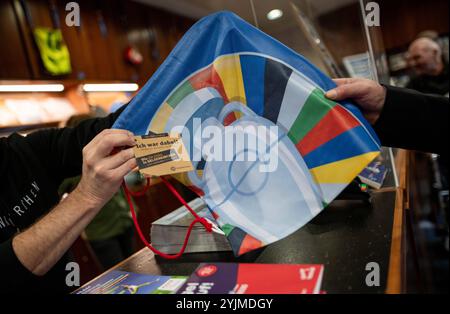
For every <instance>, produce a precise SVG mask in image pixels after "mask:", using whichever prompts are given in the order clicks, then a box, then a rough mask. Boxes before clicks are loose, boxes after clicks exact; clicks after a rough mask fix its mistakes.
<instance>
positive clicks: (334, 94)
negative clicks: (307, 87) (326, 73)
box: [325, 89, 337, 99]
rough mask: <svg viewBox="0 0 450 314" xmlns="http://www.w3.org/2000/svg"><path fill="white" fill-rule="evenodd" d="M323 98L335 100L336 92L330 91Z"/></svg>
mask: <svg viewBox="0 0 450 314" xmlns="http://www.w3.org/2000/svg"><path fill="white" fill-rule="evenodd" d="M325 96H326V97H327V98H330V99H335V98H336V97H337V93H336V90H334V89H332V90H330V91H328V92H327V93H326V94H325Z"/></svg>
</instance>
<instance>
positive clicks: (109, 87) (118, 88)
mask: <svg viewBox="0 0 450 314" xmlns="http://www.w3.org/2000/svg"><path fill="white" fill-rule="evenodd" d="M138 89H139V85H138V84H135V83H126V84H121V83H118V84H84V85H83V90H84V91H85V92H135V91H137V90H138Z"/></svg>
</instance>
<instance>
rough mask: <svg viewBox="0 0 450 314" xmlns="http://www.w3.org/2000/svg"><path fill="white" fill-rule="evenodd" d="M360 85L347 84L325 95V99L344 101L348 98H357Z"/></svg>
mask: <svg viewBox="0 0 450 314" xmlns="http://www.w3.org/2000/svg"><path fill="white" fill-rule="evenodd" d="M360 89H361V88H360V86H359V85H358V84H345V85H340V86H338V87H336V88H333V89H331V90H329V91H328V92H326V93H325V97H327V98H329V99H331V100H343V99H347V98H353V97H357V96H358V95H359V93H360Z"/></svg>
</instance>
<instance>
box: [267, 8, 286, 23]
mask: <svg viewBox="0 0 450 314" xmlns="http://www.w3.org/2000/svg"><path fill="white" fill-rule="evenodd" d="M282 16H283V11H281V10H279V9H274V10H272V11H270V12H269V13H267V19H269V20H271V21H273V20H278V19H279V18H280V17H282Z"/></svg>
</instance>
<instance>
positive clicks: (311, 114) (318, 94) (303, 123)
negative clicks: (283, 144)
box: [288, 89, 336, 143]
mask: <svg viewBox="0 0 450 314" xmlns="http://www.w3.org/2000/svg"><path fill="white" fill-rule="evenodd" d="M335 105H336V103H335V102H333V101H331V100H329V99H327V98H325V95H324V94H323V92H322V91H321V90H319V89H315V90H313V91H312V93H311V94H310V95H309V97H308V99H307V100H306V103H305V105H304V106H303V108H302V110H301V111H300V113H299V115H298V117H297V119H296V120H295V122H294V124H293V125H292V127H291V129H290V130H289V134H288V136H289V138H290V139H291V140H292V141H293V142H294V143H298V142H300V141H301V140H302V139H303V137H305V135H306V134H308V132H309V131H311V129H312V128H313V127H314V126H315V125H316V124H317V123H318V122H319V121H320V120H322V119H323V117H324V116H325V115H326V114H327V113H328V111H330V109H331V108H333V107H334V106H335Z"/></svg>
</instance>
